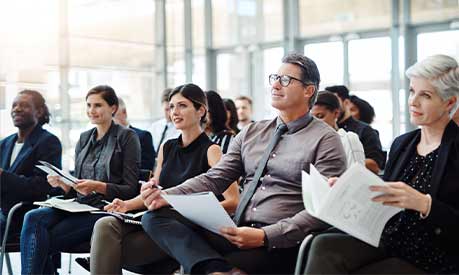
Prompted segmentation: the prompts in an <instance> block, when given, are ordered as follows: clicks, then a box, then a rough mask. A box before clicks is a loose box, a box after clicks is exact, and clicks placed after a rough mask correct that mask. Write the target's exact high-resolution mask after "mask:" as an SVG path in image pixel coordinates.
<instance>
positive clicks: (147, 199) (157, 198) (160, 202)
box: [140, 179, 168, 210]
mask: <svg viewBox="0 0 459 275" xmlns="http://www.w3.org/2000/svg"><path fill="white" fill-rule="evenodd" d="M161 189H162V187H161V186H160V185H159V184H158V181H157V180H155V179H150V180H149V181H148V182H147V183H145V184H143V185H142V187H141V188H140V198H141V199H142V201H143V204H144V205H145V206H146V207H147V208H148V210H154V209H158V208H161V207H163V206H166V205H168V203H167V202H166V201H165V200H164V199H163V198H162V197H161Z"/></svg>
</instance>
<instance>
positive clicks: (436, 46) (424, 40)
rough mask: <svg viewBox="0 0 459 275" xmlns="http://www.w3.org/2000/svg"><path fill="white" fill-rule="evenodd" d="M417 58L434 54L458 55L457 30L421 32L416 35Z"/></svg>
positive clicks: (458, 35)
mask: <svg viewBox="0 0 459 275" xmlns="http://www.w3.org/2000/svg"><path fill="white" fill-rule="evenodd" d="M417 53H418V56H417V58H418V60H422V59H424V58H426V57H428V56H431V55H434V54H446V55H450V56H452V57H456V58H457V57H458V56H459V30H452V31H443V32H430V33H421V34H419V35H418V52H417Z"/></svg>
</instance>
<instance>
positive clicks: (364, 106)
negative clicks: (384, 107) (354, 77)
mask: <svg viewBox="0 0 459 275" xmlns="http://www.w3.org/2000/svg"><path fill="white" fill-rule="evenodd" d="M349 100H350V101H351V107H350V111H351V115H352V117H353V118H355V119H357V120H360V121H362V122H365V123H366V124H371V123H373V121H374V119H375V109H374V108H373V106H371V105H370V103H368V101H366V100H363V99H361V98H360V97H358V96H356V95H351V96H349Z"/></svg>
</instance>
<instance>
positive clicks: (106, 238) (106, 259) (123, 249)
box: [90, 216, 178, 274]
mask: <svg viewBox="0 0 459 275" xmlns="http://www.w3.org/2000/svg"><path fill="white" fill-rule="evenodd" d="M162 261H168V262H169V261H171V258H170V257H169V256H168V255H167V254H165V253H164V252H163V251H162V250H161V249H160V248H159V247H158V246H157V245H156V243H154V242H153V240H152V239H151V238H150V237H149V236H148V235H147V234H146V233H145V231H144V230H143V228H142V226H140V225H133V224H127V223H124V222H122V221H120V220H119V219H117V218H115V217H111V216H108V217H104V218H101V219H99V220H98V221H97V222H96V224H95V226H94V230H93V234H92V238H91V261H90V264H91V274H122V268H123V267H126V266H136V267H138V266H143V265H148V264H149V263H153V262H155V263H156V266H157V267H158V266H161V264H158V263H159V262H162ZM174 262H175V261H174ZM176 265H177V267H178V264H176ZM168 271H169V270H168ZM150 272H152V271H148V273H150ZM152 273H156V272H152ZM158 273H162V272H161V271H158Z"/></svg>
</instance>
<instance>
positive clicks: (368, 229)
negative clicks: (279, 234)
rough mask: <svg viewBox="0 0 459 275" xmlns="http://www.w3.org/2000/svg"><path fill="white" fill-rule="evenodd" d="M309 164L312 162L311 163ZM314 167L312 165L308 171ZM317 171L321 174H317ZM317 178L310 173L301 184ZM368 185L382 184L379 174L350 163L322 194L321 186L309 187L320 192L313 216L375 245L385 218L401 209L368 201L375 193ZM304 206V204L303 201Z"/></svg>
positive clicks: (376, 245)
mask: <svg viewBox="0 0 459 275" xmlns="http://www.w3.org/2000/svg"><path fill="white" fill-rule="evenodd" d="M311 166H312V165H311ZM314 169H315V168H312V167H311V171H313V170H314ZM319 175H320V174H319ZM321 180H323V178H322V177H320V178H318V176H317V175H316V174H315V173H311V175H310V178H309V179H307V181H306V182H303V185H304V184H309V185H312V186H314V183H315V184H317V181H319V182H320V181H321ZM370 185H385V183H384V181H383V180H381V179H380V178H379V177H378V176H376V175H375V174H373V173H372V172H370V171H369V170H367V169H366V168H365V167H363V166H362V165H360V164H353V165H352V166H351V167H350V168H349V169H348V170H347V171H346V172H345V173H344V174H343V175H342V176H341V177H340V178H339V179H338V180H337V182H336V183H335V184H334V185H333V187H332V188H330V191H329V192H328V193H326V194H325V195H324V193H323V192H322V191H323V190H320V191H319V192H317V193H314V192H316V190H315V189H313V188H310V187H309V190H310V191H311V192H312V197H313V198H314V197H315V196H316V195H317V194H319V195H321V196H323V197H322V201H321V203H320V206H319V207H318V208H317V207H316V208H315V209H316V211H315V213H311V214H312V215H314V216H315V217H317V218H319V219H321V220H323V221H325V222H327V223H329V224H331V225H333V226H335V227H336V228H338V229H340V230H342V231H344V232H346V233H348V234H350V235H352V236H354V237H356V238H358V239H360V240H362V241H364V242H366V243H369V244H371V245H373V246H375V247H378V246H379V241H380V238H381V234H382V231H383V229H384V226H385V225H386V223H387V221H388V220H389V219H390V218H391V217H392V216H394V215H395V214H397V213H398V212H400V211H401V210H402V209H401V208H398V207H392V206H385V205H382V204H381V203H376V202H373V201H371V198H373V197H375V196H377V195H378V193H375V192H372V191H370V190H369V186H370ZM305 207H306V205H305Z"/></svg>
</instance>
